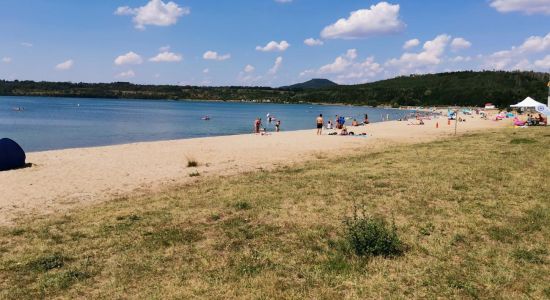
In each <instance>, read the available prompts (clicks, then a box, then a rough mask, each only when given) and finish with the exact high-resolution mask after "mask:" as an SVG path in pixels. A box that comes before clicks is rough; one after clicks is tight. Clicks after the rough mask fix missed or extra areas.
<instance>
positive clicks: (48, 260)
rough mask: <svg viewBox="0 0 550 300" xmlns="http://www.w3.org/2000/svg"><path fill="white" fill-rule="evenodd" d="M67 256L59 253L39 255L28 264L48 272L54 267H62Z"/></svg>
mask: <svg viewBox="0 0 550 300" xmlns="http://www.w3.org/2000/svg"><path fill="white" fill-rule="evenodd" d="M66 260H67V258H66V257H65V256H63V255H61V254H59V253H55V254H52V255H46V256H41V257H37V258H36V259H34V260H31V261H30V262H29V263H28V264H27V265H28V267H29V269H31V270H33V271H37V272H47V271H49V270H52V269H60V268H62V267H63V266H64V265H65V261H66Z"/></svg>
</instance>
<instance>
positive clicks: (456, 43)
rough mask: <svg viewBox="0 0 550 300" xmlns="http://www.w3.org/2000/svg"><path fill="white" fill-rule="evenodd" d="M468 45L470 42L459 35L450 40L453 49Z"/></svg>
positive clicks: (469, 45)
mask: <svg viewBox="0 0 550 300" xmlns="http://www.w3.org/2000/svg"><path fill="white" fill-rule="evenodd" d="M470 47H472V43H470V42H469V41H467V40H466V39H464V38H461V37H459V38H454V39H453V41H452V42H451V49H453V51H459V50H463V49H468V48H470Z"/></svg>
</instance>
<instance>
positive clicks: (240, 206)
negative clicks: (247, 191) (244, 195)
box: [235, 201, 252, 210]
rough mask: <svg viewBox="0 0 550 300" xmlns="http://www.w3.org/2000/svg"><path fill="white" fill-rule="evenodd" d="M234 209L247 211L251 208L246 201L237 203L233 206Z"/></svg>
mask: <svg viewBox="0 0 550 300" xmlns="http://www.w3.org/2000/svg"><path fill="white" fill-rule="evenodd" d="M235 208H236V209H238V210H249V209H251V208H252V205H251V204H250V203H248V202H246V201H239V202H237V203H236V204H235Z"/></svg>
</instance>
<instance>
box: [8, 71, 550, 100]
mask: <svg viewBox="0 0 550 300" xmlns="http://www.w3.org/2000/svg"><path fill="white" fill-rule="evenodd" d="M548 81H550V74H549V73H537V72H505V71H482V72H474V71H464V72H451V73H440V74H427V75H409V76H401V77H397V78H393V79H388V80H381V81H377V82H372V83H365V84H358V85H337V84H336V83H334V82H332V81H330V80H326V79H313V80H310V81H308V82H304V83H301V84H297V85H291V86H289V87H285V88H271V87H242V86H225V87H204V86H179V85H140V84H131V83H128V82H113V83H71V82H35V81H17V80H15V81H6V80H0V96H54V97H83V98H84V97H86V98H131V99H172V100H182V99H197V100H224V101H226V100H227V101H228V100H245V101H255V102H261V101H264V100H266V101H267V100H269V102H279V103H283V102H284V103H299V102H314V103H345V104H355V105H371V106H378V105H391V106H401V105H410V106H434V105H435V106H446V105H462V106H482V105H483V104H485V103H487V102H491V103H493V104H495V105H496V106H498V107H506V106H508V105H510V104H513V103H517V102H518V101H520V100H523V99H524V98H525V97H527V96H531V97H533V98H534V99H535V100H538V101H539V102H546V99H547V91H548V87H547V83H548ZM0 100H1V99H0Z"/></svg>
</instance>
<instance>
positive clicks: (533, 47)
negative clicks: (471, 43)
mask: <svg viewBox="0 0 550 300" xmlns="http://www.w3.org/2000/svg"><path fill="white" fill-rule="evenodd" d="M548 51H550V33H548V34H547V35H546V36H531V37H529V38H527V39H526V40H525V41H524V42H523V43H522V44H521V45H520V46H514V47H512V48H510V49H509V50H501V51H497V52H495V53H493V54H491V55H489V56H488V57H487V58H486V60H485V67H487V68H492V69H497V70H527V69H533V68H540V69H543V70H544V67H543V66H544V63H543V61H544V59H541V60H540V61H541V62H540V63H539V64H538V65H537V64H536V63H535V64H531V63H530V61H531V59H533V56H534V55H535V56H536V55H537V54H539V53H547V52H548ZM535 59H536V58H535ZM537 61H539V60H537Z"/></svg>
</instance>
